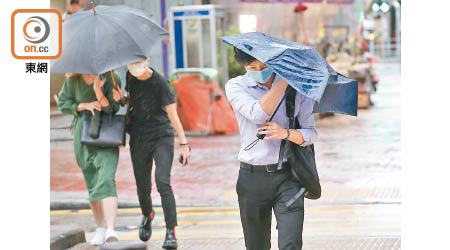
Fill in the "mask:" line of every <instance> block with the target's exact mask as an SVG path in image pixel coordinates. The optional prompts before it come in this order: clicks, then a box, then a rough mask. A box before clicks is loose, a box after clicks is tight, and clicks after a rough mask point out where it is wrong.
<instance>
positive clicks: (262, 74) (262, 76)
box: [247, 67, 273, 83]
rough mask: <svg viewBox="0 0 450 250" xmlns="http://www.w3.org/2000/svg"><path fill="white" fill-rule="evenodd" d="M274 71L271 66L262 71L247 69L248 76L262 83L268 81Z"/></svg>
mask: <svg viewBox="0 0 450 250" xmlns="http://www.w3.org/2000/svg"><path fill="white" fill-rule="evenodd" d="M272 73H273V70H272V68H270V67H267V68H265V69H263V70H261V71H253V70H247V76H248V77H250V78H251V79H253V80H255V81H256V82H260V83H265V82H267V81H268V80H269V78H270V76H272Z"/></svg>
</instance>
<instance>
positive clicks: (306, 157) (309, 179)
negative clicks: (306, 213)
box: [280, 86, 321, 207]
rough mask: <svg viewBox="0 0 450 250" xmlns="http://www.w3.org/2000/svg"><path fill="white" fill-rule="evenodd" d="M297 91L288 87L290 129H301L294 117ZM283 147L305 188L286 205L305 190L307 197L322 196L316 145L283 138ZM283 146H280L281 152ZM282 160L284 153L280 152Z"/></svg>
mask: <svg viewBox="0 0 450 250" xmlns="http://www.w3.org/2000/svg"><path fill="white" fill-rule="evenodd" d="M296 94H297V91H296V90H295V89H293V88H292V87H291V86H288V88H287V89H286V115H287V116H288V117H289V129H300V128H301V127H300V124H299V123H298V119H296V117H294V111H295V96H296ZM283 142H285V143H282V144H281V147H286V154H287V159H288V162H289V165H290V167H291V171H292V174H293V175H294V177H295V179H297V180H298V181H299V182H300V183H301V184H302V186H303V187H305V188H306V192H305V190H304V189H303V188H302V189H300V191H299V192H298V193H297V194H296V195H295V196H294V197H293V198H292V199H291V200H289V201H288V202H287V204H286V206H288V207H289V206H290V205H292V204H293V203H294V201H295V200H296V199H298V198H299V197H300V196H301V195H302V194H303V192H304V193H305V194H304V196H305V198H308V199H312V200H316V199H319V198H320V195H321V186H320V181H319V174H318V173H317V167H316V160H315V153H314V145H309V146H306V147H302V146H300V145H298V144H296V143H293V142H291V141H287V142H286V140H283ZM281 151H282V148H280V152H281ZM280 157H281V161H282V159H283V155H282V154H281V153H280Z"/></svg>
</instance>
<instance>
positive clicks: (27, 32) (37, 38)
mask: <svg viewBox="0 0 450 250" xmlns="http://www.w3.org/2000/svg"><path fill="white" fill-rule="evenodd" d="M49 34H50V25H48V22H47V20H45V19H44V18H42V17H39V16H32V17H30V18H28V19H27V21H26V22H25V24H24V25H23V35H24V37H25V39H26V40H27V41H28V42H30V43H34V44H37V43H42V42H44V41H45V40H47V38H48V35H49Z"/></svg>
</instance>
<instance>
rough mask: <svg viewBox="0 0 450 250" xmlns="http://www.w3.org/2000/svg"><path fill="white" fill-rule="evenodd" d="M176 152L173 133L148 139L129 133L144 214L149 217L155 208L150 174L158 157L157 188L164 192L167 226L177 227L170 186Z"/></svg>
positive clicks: (162, 195)
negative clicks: (153, 207)
mask: <svg viewBox="0 0 450 250" xmlns="http://www.w3.org/2000/svg"><path fill="white" fill-rule="evenodd" d="M173 151H174V138H173V136H167V137H160V138H158V139H156V140H146V139H144V138H143V137H140V136H133V134H132V135H131V136H130V153H131V161H132V162H133V170H134V178H135V179H136V186H137V194H138V198H139V204H140V206H141V210H142V214H143V215H145V216H148V215H149V214H150V212H151V210H152V199H151V196H150V193H151V187H152V184H151V174H152V166H153V160H155V165H156V168H155V181H156V188H157V189H158V192H159V193H160V195H161V203H162V208H163V211H164V219H165V221H166V227H167V228H173V227H174V226H177V211H176V204H175V197H174V195H173V191H172V186H171V185H170V171H171V169H172V161H173V154H174V152H173Z"/></svg>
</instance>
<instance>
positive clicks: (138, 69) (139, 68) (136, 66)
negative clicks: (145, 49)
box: [127, 62, 146, 77]
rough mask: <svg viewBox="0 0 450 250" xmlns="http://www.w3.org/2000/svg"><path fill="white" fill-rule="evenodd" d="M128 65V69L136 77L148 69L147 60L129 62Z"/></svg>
mask: <svg viewBox="0 0 450 250" xmlns="http://www.w3.org/2000/svg"><path fill="white" fill-rule="evenodd" d="M127 67H128V70H129V71H130V74H132V75H133V76H134V77H139V76H141V75H142V74H144V72H145V70H146V67H145V62H143V63H133V64H128V65H127Z"/></svg>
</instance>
